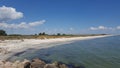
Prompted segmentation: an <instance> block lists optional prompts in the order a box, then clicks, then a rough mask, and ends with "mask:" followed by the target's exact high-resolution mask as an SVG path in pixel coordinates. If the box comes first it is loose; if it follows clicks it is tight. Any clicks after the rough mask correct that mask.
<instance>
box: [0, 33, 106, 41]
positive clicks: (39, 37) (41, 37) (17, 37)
mask: <svg viewBox="0 0 120 68" xmlns="http://www.w3.org/2000/svg"><path fill="white" fill-rule="evenodd" d="M100 35H105V34H90V35H8V36H0V40H19V39H52V38H70V37H86V36H100Z"/></svg>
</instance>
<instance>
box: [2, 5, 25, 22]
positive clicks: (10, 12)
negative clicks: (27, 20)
mask: <svg viewBox="0 0 120 68" xmlns="http://www.w3.org/2000/svg"><path fill="white" fill-rule="evenodd" d="M22 17H23V13H22V12H17V11H16V9H15V8H13V7H6V6H2V7H0V21H8V20H15V19H19V18H22Z"/></svg>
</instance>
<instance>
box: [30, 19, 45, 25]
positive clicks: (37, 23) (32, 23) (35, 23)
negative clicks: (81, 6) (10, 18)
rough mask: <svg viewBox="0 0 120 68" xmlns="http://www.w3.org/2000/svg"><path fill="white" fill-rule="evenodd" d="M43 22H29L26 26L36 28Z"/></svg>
mask: <svg viewBox="0 0 120 68" xmlns="http://www.w3.org/2000/svg"><path fill="white" fill-rule="evenodd" d="M44 22H45V20H42V21H35V22H30V23H29V24H28V25H29V26H37V25H41V24H43V23H44Z"/></svg>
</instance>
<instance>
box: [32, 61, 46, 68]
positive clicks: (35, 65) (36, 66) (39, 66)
mask: <svg viewBox="0 0 120 68" xmlns="http://www.w3.org/2000/svg"><path fill="white" fill-rule="evenodd" d="M45 65H46V63H45V62H44V61H41V60H40V59H33V60H32V62H31V68H44V66H45Z"/></svg>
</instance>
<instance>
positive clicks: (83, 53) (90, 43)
mask: <svg viewBox="0 0 120 68" xmlns="http://www.w3.org/2000/svg"><path fill="white" fill-rule="evenodd" d="M119 41H120V36H113V37H106V38H97V39H92V40H83V41H74V42H73V43H70V44H63V45H61V46H54V47H51V48H46V49H40V50H34V49H32V50H31V49H29V50H27V51H26V52H24V53H20V54H19V55H16V56H14V57H12V58H11V59H12V60H14V59H21V60H22V59H24V58H27V59H32V58H36V57H39V58H41V59H43V60H45V61H47V62H54V61H59V62H62V63H66V64H73V65H75V66H80V65H82V66H85V68H120V53H119V52H120V42H119ZM50 45H52V44H50Z"/></svg>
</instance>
